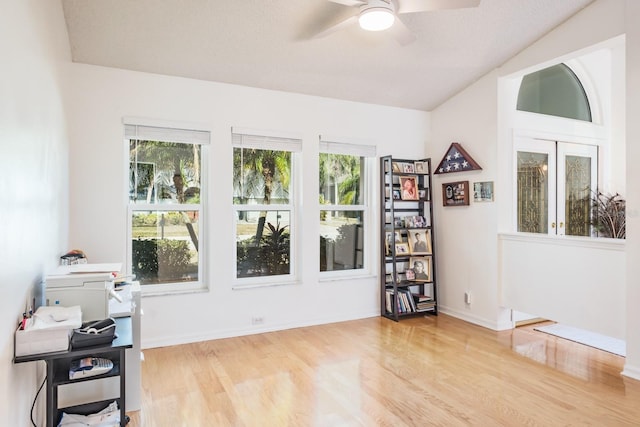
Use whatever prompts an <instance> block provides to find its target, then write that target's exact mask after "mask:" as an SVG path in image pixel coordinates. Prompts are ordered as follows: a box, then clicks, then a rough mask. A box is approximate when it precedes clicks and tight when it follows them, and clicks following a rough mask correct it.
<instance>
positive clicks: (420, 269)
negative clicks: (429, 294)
mask: <svg viewBox="0 0 640 427" xmlns="http://www.w3.org/2000/svg"><path fill="white" fill-rule="evenodd" d="M409 268H411V269H412V270H413V272H414V274H415V279H414V280H415V281H416V282H430V281H431V258H430V257H411V258H410V259H409Z"/></svg>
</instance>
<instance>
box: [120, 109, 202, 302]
mask: <svg viewBox="0 0 640 427" xmlns="http://www.w3.org/2000/svg"><path fill="white" fill-rule="evenodd" d="M123 133H124V134H123V145H124V157H125V165H126V167H125V171H126V172H125V173H126V178H125V180H124V186H125V192H124V194H125V203H126V206H127V236H126V239H127V240H126V264H125V265H126V274H127V275H132V274H133V266H132V263H133V259H132V258H133V248H132V242H133V226H132V220H133V215H134V213H135V212H149V211H156V212H159V211H169V212H180V211H196V212H198V280H197V281H192V282H170V283H162V284H146V285H143V286H141V291H142V294H143V295H168V294H182V293H192V292H202V291H208V290H209V285H208V284H209V282H210V281H209V271H210V268H208V267H207V264H206V262H205V260H206V259H208V258H207V256H208V246H209V245H208V242H207V239H206V237H207V230H208V227H207V212H208V208H207V206H208V204H207V193H208V187H209V171H208V169H209V168H208V164H209V161H208V159H209V145H210V140H211V131H210V129H209V127H208V126H206V125H203V124H197V123H185V122H176V121H165V120H153V119H146V118H137V117H125V118H123ZM132 140H141V141H162V142H171V143H182V144H189V145H193V144H197V145H200V203H199V204H193V203H190V204H186V203H185V204H160V203H156V204H154V203H131V201H130V199H129V173H130V143H131V141H132Z"/></svg>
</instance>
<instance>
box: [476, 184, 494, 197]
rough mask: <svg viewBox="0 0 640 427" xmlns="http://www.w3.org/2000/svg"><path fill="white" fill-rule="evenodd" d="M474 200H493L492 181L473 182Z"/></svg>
mask: <svg viewBox="0 0 640 427" xmlns="http://www.w3.org/2000/svg"><path fill="white" fill-rule="evenodd" d="M473 201H474V202H493V181H485V182H474V183H473Z"/></svg>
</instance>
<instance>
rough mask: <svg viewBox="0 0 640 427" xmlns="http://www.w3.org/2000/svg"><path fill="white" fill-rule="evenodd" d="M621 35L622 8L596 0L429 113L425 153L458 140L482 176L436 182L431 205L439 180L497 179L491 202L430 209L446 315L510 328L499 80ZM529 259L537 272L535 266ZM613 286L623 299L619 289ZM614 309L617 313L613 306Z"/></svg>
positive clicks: (505, 130)
mask: <svg viewBox="0 0 640 427" xmlns="http://www.w3.org/2000/svg"><path fill="white" fill-rule="evenodd" d="M623 32H624V2H623V1H621V0H598V1H596V2H594V3H593V4H591V5H590V6H588V7H587V8H585V9H584V10H583V11H581V12H579V13H578V14H577V15H575V16H574V17H572V18H571V19H569V20H568V21H567V22H565V23H564V24H562V25H561V26H560V27H558V28H557V29H555V30H554V31H552V32H550V33H549V34H547V35H546V36H544V37H543V38H541V39H540V40H539V41H538V42H536V43H535V44H533V45H532V46H531V47H529V48H527V49H525V50H524V51H523V52H521V53H520V54H518V55H517V56H516V57H514V58H513V59H511V60H509V61H508V62H507V63H505V64H504V65H503V66H502V67H500V68H499V69H497V70H494V71H493V72H491V73H489V74H488V75H486V76H484V77H483V78H481V79H480V80H478V81H477V82H476V83H474V84H473V85H471V86H470V87H469V88H467V89H466V90H464V91H462V92H461V93H460V94H458V95H457V96H455V97H453V98H452V99H450V100H449V101H447V102H446V103H445V104H443V105H442V106H440V107H439V108H437V109H436V110H435V111H433V112H432V140H431V141H430V144H429V145H428V155H430V156H431V157H432V158H433V159H435V162H436V163H437V162H439V161H440V159H441V157H442V155H443V153H444V152H445V151H446V148H447V147H448V146H449V144H450V143H451V142H453V141H458V142H460V143H462V145H463V147H464V148H465V149H466V150H467V151H468V152H469V154H470V155H471V156H472V157H473V158H474V159H475V160H476V161H477V162H478V163H479V164H480V165H481V166H482V167H483V170H482V171H480V172H468V173H454V174H448V175H447V174H445V175H439V176H436V179H434V187H435V192H436V194H435V196H434V199H435V200H439V197H440V196H439V194H438V193H439V192H440V191H441V185H440V184H441V183H442V182H448V181H458V180H469V181H470V183H471V184H472V183H473V182H474V181H495V187H496V188H495V194H496V202H495V203H482V204H480V203H478V204H474V203H473V202H472V203H471V206H469V207H458V208H443V207H441V206H439V207H438V209H437V210H436V217H437V222H436V228H437V230H436V231H437V236H444V237H445V238H444V239H440V238H439V240H438V248H439V253H438V255H439V256H438V274H439V282H440V296H441V308H442V310H443V311H444V312H448V313H451V314H453V315H456V316H459V317H462V318H464V319H466V320H469V321H472V322H475V323H478V324H481V325H485V326H489V327H493V328H495V329H501V328H508V327H510V324H511V322H510V319H509V313H508V311H506V310H504V309H503V307H502V302H501V301H500V287H499V282H500V276H499V272H501V265H500V264H499V259H500V248H499V247H498V232H500V231H504V230H505V227H506V230H510V229H511V228H510V226H509V224H510V221H511V202H510V200H511V195H512V184H511V179H510V169H509V168H508V167H504V166H503V165H509V164H510V163H511V150H510V148H509V146H510V143H511V133H512V132H513V129H510V128H509V123H510V118H509V117H505V116H504V114H503V113H502V112H501V109H503V108H504V107H503V105H501V102H503V101H502V100H498V98H497V96H498V95H497V94H498V92H499V82H500V79H501V78H502V77H503V76H510V75H512V74H514V73H516V72H521V71H522V70H527V69H530V68H531V67H535V66H538V65H539V64H545V63H549V65H550V63H551V62H553V61H554V60H557V58H563V57H566V56H567V55H569V54H571V53H573V52H577V51H579V50H580V49H584V48H587V47H589V46H592V45H595V44H597V43H600V42H603V41H605V40H608V39H610V38H613V37H615V36H618V35H620V34H622V33H623ZM618 102H622V103H623V102H624V100H619V101H618ZM531 261H532V264H533V265H535V266H537V267H538V268H539V267H540V266H539V264H537V263H536V262H535V260H531ZM623 265H624V264H623ZM549 276H550V277H553V274H549ZM574 286H579V285H578V284H575V285H574ZM618 286H620V287H621V289H622V291H621V292H623V293H624V289H623V288H624V285H623V284H618ZM468 290H471V292H472V294H473V296H474V298H473V299H472V304H471V305H467V304H465V303H464V293H465V291H468ZM478 294H479V295H478ZM620 309H623V307H614V308H612V310H620ZM575 310H579V308H578V307H575ZM529 312H530V313H532V314H537V313H536V312H535V311H529ZM573 317H579V316H573ZM573 317H572V318H573ZM576 326H580V325H576ZM622 329H623V330H624V327H622ZM619 331H620V329H618V332H619Z"/></svg>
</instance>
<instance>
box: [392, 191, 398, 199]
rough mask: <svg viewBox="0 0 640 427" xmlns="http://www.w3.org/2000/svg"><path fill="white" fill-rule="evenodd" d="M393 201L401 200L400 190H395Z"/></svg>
mask: <svg viewBox="0 0 640 427" xmlns="http://www.w3.org/2000/svg"><path fill="white" fill-rule="evenodd" d="M393 200H400V190H393Z"/></svg>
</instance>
